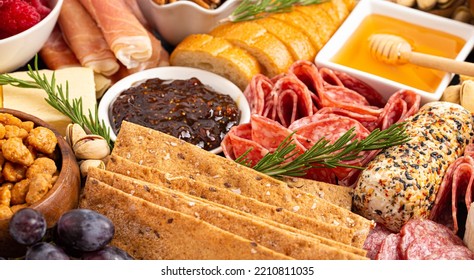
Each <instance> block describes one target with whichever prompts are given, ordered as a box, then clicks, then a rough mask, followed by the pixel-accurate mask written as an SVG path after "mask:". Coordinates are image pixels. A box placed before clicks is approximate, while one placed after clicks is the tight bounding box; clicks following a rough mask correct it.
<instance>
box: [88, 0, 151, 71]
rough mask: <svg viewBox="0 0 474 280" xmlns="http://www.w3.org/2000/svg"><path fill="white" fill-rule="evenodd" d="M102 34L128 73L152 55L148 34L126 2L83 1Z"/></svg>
mask: <svg viewBox="0 0 474 280" xmlns="http://www.w3.org/2000/svg"><path fill="white" fill-rule="evenodd" d="M80 2H81V3H82V5H83V6H84V7H85V8H86V9H87V11H88V12H89V14H90V15H91V16H92V18H93V19H94V20H95V21H96V22H97V25H98V26H99V27H100V29H101V30H102V33H103V34H104V38H105V40H106V41H107V44H108V45H109V47H110V49H111V50H112V52H113V53H114V54H115V57H116V58H117V59H118V60H119V61H120V62H122V64H123V65H125V66H126V67H127V68H128V69H130V68H134V67H137V66H138V65H139V62H143V61H147V60H148V59H150V57H151V55H152V51H153V49H152V45H151V41H150V38H149V36H148V33H147V30H146V29H145V28H144V27H143V26H142V25H141V23H140V22H139V21H138V19H137V18H136V17H135V15H134V14H133V13H132V12H131V11H130V9H129V8H128V6H127V4H126V3H125V2H124V1H123V0H80Z"/></svg>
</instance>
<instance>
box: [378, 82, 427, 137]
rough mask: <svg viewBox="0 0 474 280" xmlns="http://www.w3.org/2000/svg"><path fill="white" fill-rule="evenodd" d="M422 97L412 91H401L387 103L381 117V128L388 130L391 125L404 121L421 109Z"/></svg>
mask: <svg viewBox="0 0 474 280" xmlns="http://www.w3.org/2000/svg"><path fill="white" fill-rule="evenodd" d="M420 102H421V97H420V96H419V95H418V94H416V93H415V92H414V91H411V90H399V91H397V92H396V93H394V94H393V95H392V96H391V97H390V98H389V99H388V101H387V104H386V105H385V107H384V108H383V111H382V113H381V114H380V116H379V120H378V122H379V128H380V129H381V130H384V129H387V128H388V127H390V126H391V125H393V124H395V123H398V122H401V121H404V120H405V119H406V118H408V117H410V116H412V115H414V114H415V113H416V112H418V110H419V109H420Z"/></svg>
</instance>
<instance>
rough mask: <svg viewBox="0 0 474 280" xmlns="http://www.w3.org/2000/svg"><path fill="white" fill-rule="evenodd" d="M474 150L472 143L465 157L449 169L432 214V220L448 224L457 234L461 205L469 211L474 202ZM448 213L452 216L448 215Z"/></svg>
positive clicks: (457, 160) (456, 161)
mask: <svg viewBox="0 0 474 280" xmlns="http://www.w3.org/2000/svg"><path fill="white" fill-rule="evenodd" d="M473 150H474V144H472V143H471V144H469V145H468V146H467V147H466V149H465V152H464V155H463V156H461V157H459V158H458V159H456V160H455V161H454V162H453V163H452V164H451V165H450V166H449V167H448V169H447V171H446V174H445V175H444V177H443V181H442V183H441V186H440V189H439V191H438V194H437V196H436V200H435V203H434V206H433V209H432V210H431V214H430V219H432V220H435V221H439V222H440V223H443V224H446V225H447V226H449V227H451V228H452V229H453V231H454V232H455V233H456V232H458V230H459V221H458V218H459V215H458V214H459V213H458V207H459V205H461V204H464V207H466V209H467V211H469V209H470V206H471V203H472V201H473V190H472V188H473V183H474V158H473V153H472V151H473ZM446 212H447V213H450V214H451V215H446ZM446 217H448V219H447V220H446ZM443 218H444V219H443Z"/></svg>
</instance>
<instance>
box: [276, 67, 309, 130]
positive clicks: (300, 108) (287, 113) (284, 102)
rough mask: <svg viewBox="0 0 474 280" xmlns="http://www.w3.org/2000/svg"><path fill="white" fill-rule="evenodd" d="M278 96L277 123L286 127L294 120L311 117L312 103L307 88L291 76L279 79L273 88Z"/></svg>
mask: <svg viewBox="0 0 474 280" xmlns="http://www.w3.org/2000/svg"><path fill="white" fill-rule="evenodd" d="M273 91H274V93H272V94H274V95H276V96H278V101H277V104H278V105H277V107H276V111H277V115H278V119H279V122H280V123H281V124H282V125H283V126H285V127H288V126H289V125H290V124H291V123H293V122H294V121H295V120H297V119H300V118H302V117H306V116H311V115H313V102H312V100H311V93H310V92H309V90H308V88H307V87H306V86H305V85H304V84H303V83H302V82H300V81H299V80H298V79H295V78H294V77H292V76H289V75H287V76H285V77H282V78H280V79H279V80H278V81H277V82H276V83H275V86H274V87H273Z"/></svg>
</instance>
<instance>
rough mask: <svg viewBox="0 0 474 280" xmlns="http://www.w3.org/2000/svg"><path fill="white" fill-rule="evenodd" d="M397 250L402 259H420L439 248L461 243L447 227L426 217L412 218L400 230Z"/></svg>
mask: <svg viewBox="0 0 474 280" xmlns="http://www.w3.org/2000/svg"><path fill="white" fill-rule="evenodd" d="M400 236H401V239H400V243H399V245H398V251H399V253H400V256H401V257H402V258H403V259H413V260H421V259H423V258H425V257H427V256H428V255H430V254H431V253H433V252H434V251H435V250H438V249H439V248H445V247H447V246H451V245H462V244H463V243H462V240H461V239H460V238H459V237H458V236H457V235H455V234H454V233H453V232H452V231H451V229H449V228H448V227H446V226H444V225H441V224H438V223H436V222H434V221H431V220H428V219H412V220H410V221H408V222H407V223H406V224H405V225H404V226H403V227H402V229H401V230H400Z"/></svg>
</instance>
